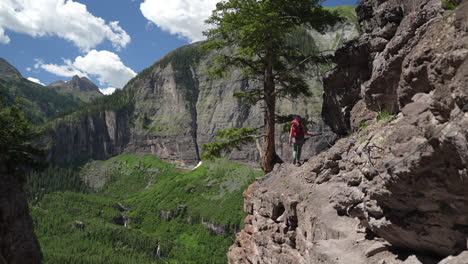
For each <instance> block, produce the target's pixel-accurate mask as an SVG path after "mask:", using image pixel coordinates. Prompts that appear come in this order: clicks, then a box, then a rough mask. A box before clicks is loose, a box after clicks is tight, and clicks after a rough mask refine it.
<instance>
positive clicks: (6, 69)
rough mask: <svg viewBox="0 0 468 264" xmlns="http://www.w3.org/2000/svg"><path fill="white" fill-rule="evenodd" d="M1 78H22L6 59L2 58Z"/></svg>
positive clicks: (0, 59)
mask: <svg viewBox="0 0 468 264" xmlns="http://www.w3.org/2000/svg"><path fill="white" fill-rule="evenodd" d="M0 77H22V76H21V73H20V72H19V71H18V70H17V69H16V68H15V67H13V65H11V64H10V63H9V62H8V61H6V60H5V59H4V58H0Z"/></svg>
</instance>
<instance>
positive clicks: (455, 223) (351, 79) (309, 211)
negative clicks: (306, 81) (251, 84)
mask: <svg viewBox="0 0 468 264" xmlns="http://www.w3.org/2000/svg"><path fill="white" fill-rule="evenodd" d="M357 10H358V15H359V21H360V24H361V28H362V31H363V33H364V34H363V35H362V36H361V37H360V38H359V39H358V40H356V41H354V42H352V43H349V44H348V45H347V46H346V47H344V48H343V49H342V50H341V51H339V52H338V58H337V64H338V66H337V68H336V70H335V71H333V72H332V73H331V74H330V75H329V76H328V78H327V79H326V80H325V84H326V85H325V96H324V102H325V104H324V108H323V109H324V111H323V113H324V119H325V121H326V122H327V123H328V124H329V125H330V126H331V127H332V128H333V129H334V130H335V131H336V132H338V133H340V134H347V133H350V132H353V133H352V134H348V136H347V137H344V138H342V139H340V140H338V141H337V142H336V144H335V145H334V146H333V147H332V148H331V149H330V150H328V151H326V152H324V153H321V154H320V155H318V156H316V157H313V158H311V159H310V160H309V162H308V163H306V164H305V165H303V166H302V167H300V168H295V167H293V166H291V165H289V164H283V165H281V166H280V167H278V168H277V169H276V171H274V172H272V173H271V174H269V175H267V177H266V179H264V180H262V181H260V182H258V183H256V184H254V185H252V186H251V187H250V188H249V190H247V191H246V193H245V197H246V200H245V210H246V212H247V213H248V214H249V216H248V217H247V218H246V220H245V224H246V226H245V228H244V230H243V231H241V232H240V233H239V234H238V235H237V239H236V242H235V244H234V245H233V246H232V247H231V249H230V251H229V254H228V258H229V262H230V263H423V264H426V263H427V264H428V263H437V262H439V261H441V263H467V262H466V261H467V260H466V252H464V251H466V250H467V239H468V228H467V226H468V225H467V224H468V218H467V216H468V192H467V190H468V174H467V170H468V169H467V168H468V1H467V0H465V1H462V2H461V3H460V6H459V7H458V8H457V9H456V10H444V9H443V8H442V6H441V1H438V0H437V1H436V0H419V1H409V2H406V1H405V2H403V1H393V0H387V1H382V0H380V1H377V0H367V1H363V2H362V3H361V4H360V5H359V6H358V8H357ZM344 76H348V78H347V79H345V78H344ZM379 112H380V114H379ZM382 113H384V114H382ZM389 113H393V114H394V115H393V116H389V115H388V114H389ZM459 254H460V255H459ZM449 255H455V256H456V255H459V256H458V257H448V256H449ZM464 256H465V259H464ZM446 257H447V258H446ZM444 258H446V259H444ZM443 259H444V260H443Z"/></svg>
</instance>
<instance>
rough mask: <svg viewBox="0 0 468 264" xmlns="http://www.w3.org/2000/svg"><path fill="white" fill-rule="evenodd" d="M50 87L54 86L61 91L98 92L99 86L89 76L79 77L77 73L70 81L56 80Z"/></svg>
mask: <svg viewBox="0 0 468 264" xmlns="http://www.w3.org/2000/svg"><path fill="white" fill-rule="evenodd" d="M49 86H50V87H53V88H55V89H57V90H59V91H64V92H98V93H101V91H99V88H98V87H97V86H96V85H95V84H94V83H93V82H92V81H91V80H90V79H88V78H87V77H79V76H78V75H75V76H73V77H72V79H71V80H70V81H68V82H64V81H56V82H54V83H51V84H49Z"/></svg>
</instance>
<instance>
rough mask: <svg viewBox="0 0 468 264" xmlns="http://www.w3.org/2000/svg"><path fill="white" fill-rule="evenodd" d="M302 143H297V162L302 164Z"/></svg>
mask: <svg viewBox="0 0 468 264" xmlns="http://www.w3.org/2000/svg"><path fill="white" fill-rule="evenodd" d="M301 154H302V144H297V163H298V164H301Z"/></svg>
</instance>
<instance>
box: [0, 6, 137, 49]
mask: <svg viewBox="0 0 468 264" xmlns="http://www.w3.org/2000/svg"><path fill="white" fill-rule="evenodd" d="M5 29H8V30H11V31H15V32H18V33H23V34H28V35H30V36H33V37H42V36H59V37H61V38H64V39H66V40H69V41H71V42H73V43H74V44H75V45H76V46H77V47H79V48H80V49H81V50H83V51H88V50H90V49H91V48H93V47H96V46H97V45H98V44H100V43H101V42H102V41H103V40H104V39H108V40H109V41H111V42H112V45H113V46H114V48H116V49H120V48H123V47H125V46H126V45H127V44H128V43H129V42H130V40H131V39H130V36H129V35H128V34H127V32H125V30H123V29H122V28H121V27H120V26H119V22H117V21H113V22H110V23H107V24H106V21H105V20H104V19H102V18H99V17H95V16H94V15H93V14H91V13H89V12H88V11H87V9H86V5H83V4H81V3H77V2H74V1H73V0H66V1H65V0H21V1H19V0H1V1H0V43H4V44H6V43H9V42H10V38H9V37H8V36H7V35H6V34H5Z"/></svg>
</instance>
